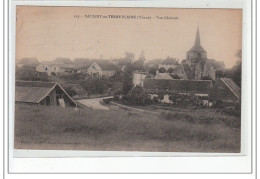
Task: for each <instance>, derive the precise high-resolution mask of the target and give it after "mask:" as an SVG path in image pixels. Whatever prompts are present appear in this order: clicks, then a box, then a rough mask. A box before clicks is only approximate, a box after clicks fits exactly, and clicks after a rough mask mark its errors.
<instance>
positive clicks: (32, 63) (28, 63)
mask: <svg viewBox="0 0 260 179" xmlns="http://www.w3.org/2000/svg"><path fill="white" fill-rule="evenodd" d="M17 63H18V64H23V65H24V66H25V67H36V66H38V65H39V64H40V63H39V61H38V60H37V59H36V58H22V59H21V60H19V61H18V62H17Z"/></svg>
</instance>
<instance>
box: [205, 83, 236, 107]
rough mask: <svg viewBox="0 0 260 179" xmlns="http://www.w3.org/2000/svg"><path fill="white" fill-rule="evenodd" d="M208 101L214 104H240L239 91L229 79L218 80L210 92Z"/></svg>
mask: <svg viewBox="0 0 260 179" xmlns="http://www.w3.org/2000/svg"><path fill="white" fill-rule="evenodd" d="M209 99H210V100H212V101H213V102H214V103H216V102H218V101H222V102H225V103H240V100H241V90H240V88H239V87H238V86H237V85H236V83H235V82H234V81H233V80H231V79H230V78H220V79H219V80H218V81H217V82H216V83H215V84H214V86H213V87H212V89H211V90H210V93H209Z"/></svg>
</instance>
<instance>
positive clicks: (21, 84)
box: [15, 81, 77, 107]
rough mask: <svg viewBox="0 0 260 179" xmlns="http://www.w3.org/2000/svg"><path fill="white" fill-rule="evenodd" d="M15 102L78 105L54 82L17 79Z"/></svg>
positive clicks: (62, 105)
mask: <svg viewBox="0 0 260 179" xmlns="http://www.w3.org/2000/svg"><path fill="white" fill-rule="evenodd" d="M15 102H16V103H27V104H40V105H47V106H61V107H77V103H76V102H75V101H74V100H73V99H72V98H71V97H70V96H69V95H68V93H67V92H66V91H65V90H64V89H63V88H62V87H61V86H60V85H59V84H58V83H54V82H41V81H16V82H15Z"/></svg>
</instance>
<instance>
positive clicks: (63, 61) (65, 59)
mask: <svg viewBox="0 0 260 179" xmlns="http://www.w3.org/2000/svg"><path fill="white" fill-rule="evenodd" d="M53 62H54V63H64V64H72V63H73V62H72V61H71V59H69V58H62V57H58V58H56V59H55V60H53Z"/></svg>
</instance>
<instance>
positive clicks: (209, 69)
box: [182, 27, 216, 80]
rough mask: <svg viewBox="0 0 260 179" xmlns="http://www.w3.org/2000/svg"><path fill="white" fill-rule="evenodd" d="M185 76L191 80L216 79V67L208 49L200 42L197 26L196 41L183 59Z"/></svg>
mask: <svg viewBox="0 0 260 179" xmlns="http://www.w3.org/2000/svg"><path fill="white" fill-rule="evenodd" d="M182 67H183V70H184V74H185V78H186V79H190V80H203V79H212V80H215V78H216V77H215V69H214V67H213V66H212V65H211V63H210V62H209V60H208V58H207V51H206V50H205V49H204V48H203V47H202V46H201V44H200V32H199V27H198V28H197V32H196V38H195V43H194V45H193V47H192V48H191V49H190V50H189V51H188V52H187V53H186V59H185V60H183V61H182Z"/></svg>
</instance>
